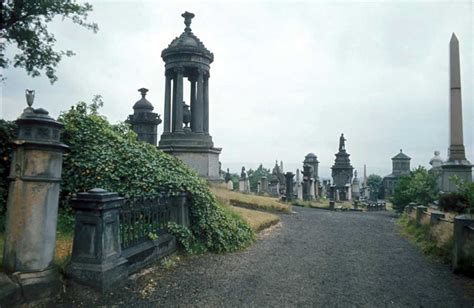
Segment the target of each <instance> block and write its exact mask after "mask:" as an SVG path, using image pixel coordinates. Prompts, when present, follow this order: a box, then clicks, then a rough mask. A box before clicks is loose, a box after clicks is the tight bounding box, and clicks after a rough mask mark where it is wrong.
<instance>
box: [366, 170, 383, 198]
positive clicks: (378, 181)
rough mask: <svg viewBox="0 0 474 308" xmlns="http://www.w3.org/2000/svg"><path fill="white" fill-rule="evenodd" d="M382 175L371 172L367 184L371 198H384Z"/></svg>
mask: <svg viewBox="0 0 474 308" xmlns="http://www.w3.org/2000/svg"><path fill="white" fill-rule="evenodd" d="M382 181H383V180H382V177H381V176H380V175H377V174H371V175H369V177H368V178H367V186H369V191H370V197H371V198H374V199H375V197H376V198H382V197H383V187H382Z"/></svg>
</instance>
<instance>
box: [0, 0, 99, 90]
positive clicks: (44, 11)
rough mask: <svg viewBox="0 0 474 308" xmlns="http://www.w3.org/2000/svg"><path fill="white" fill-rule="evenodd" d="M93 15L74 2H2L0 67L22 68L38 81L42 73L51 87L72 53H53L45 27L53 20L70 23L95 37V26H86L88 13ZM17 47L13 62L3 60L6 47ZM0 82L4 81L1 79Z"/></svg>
mask: <svg viewBox="0 0 474 308" xmlns="http://www.w3.org/2000/svg"><path fill="white" fill-rule="evenodd" d="M91 11H92V5H90V4H89V3H87V2H86V3H83V4H78V3H76V1H75V0H41V1H29V0H7V1H2V18H1V20H0V31H1V36H2V41H1V42H0V67H1V68H2V69H5V68H8V67H9V65H10V64H11V63H13V66H14V67H21V68H24V69H25V70H26V72H27V74H28V75H30V76H32V77H37V76H40V75H41V71H44V72H45V74H46V76H47V77H48V79H49V81H50V82H51V83H54V82H55V81H56V80H57V79H58V77H57V76H56V66H57V65H58V63H59V62H60V61H61V58H62V57H63V56H67V57H70V56H73V55H74V52H73V51H72V50H59V51H58V50H54V44H55V43H56V39H55V37H54V35H53V34H52V33H50V32H49V31H48V27H47V25H48V23H50V22H51V21H52V20H53V18H54V17H56V16H61V17H62V18H63V20H64V19H70V20H71V21H72V22H73V23H75V24H78V25H79V26H82V27H84V28H86V29H88V30H92V31H93V32H94V33H96V32H97V31H98V29H99V27H98V26H97V24H96V23H94V22H87V17H88V13H89V12H91ZM10 45H16V48H18V52H17V53H16V54H15V55H14V56H13V59H8V58H6V55H5V51H6V48H7V46H10ZM0 77H1V78H2V79H5V77H4V76H3V74H2V75H0Z"/></svg>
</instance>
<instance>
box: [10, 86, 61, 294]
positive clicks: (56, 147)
mask: <svg viewBox="0 0 474 308" xmlns="http://www.w3.org/2000/svg"><path fill="white" fill-rule="evenodd" d="M26 92H27V94H26V97H27V103H28V106H29V107H27V108H26V109H25V110H24V111H23V113H22V115H21V116H20V117H19V118H18V120H17V121H16V123H17V125H18V137H17V140H15V141H14V148H15V150H14V153H13V159H12V163H11V171H10V176H9V180H10V181H11V182H10V187H9V193H8V201H7V214H6V225H5V247H4V251H3V267H4V271H5V273H7V274H8V275H10V277H11V278H13V280H14V281H15V282H16V283H17V284H19V285H20V286H21V288H22V293H23V295H24V297H25V298H26V300H36V299H41V298H43V297H50V296H51V295H52V294H54V293H55V292H57V291H58V290H59V286H60V283H59V279H58V275H57V272H56V270H55V268H54V264H53V259H54V249H55V245H56V225H57V216H58V202H59V185H60V182H61V168H62V161H63V152H64V151H65V150H66V149H67V146H66V145H64V144H62V143H61V141H60V132H61V129H62V127H63V125H62V124H61V123H59V122H57V121H55V120H54V119H53V118H51V117H50V116H49V115H48V112H47V111H46V110H44V109H42V108H38V109H34V108H32V107H31V106H32V105H33V99H34V91H30V90H27V91H26Z"/></svg>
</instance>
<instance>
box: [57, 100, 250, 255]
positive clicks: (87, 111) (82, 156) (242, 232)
mask: <svg viewBox="0 0 474 308" xmlns="http://www.w3.org/2000/svg"><path fill="white" fill-rule="evenodd" d="M101 106H102V102H101V100H100V97H96V98H95V100H94V102H93V104H91V105H90V106H88V105H87V104H86V103H83V102H81V103H78V104H77V105H76V106H74V107H72V108H71V109H70V110H69V111H68V112H65V113H62V114H61V116H60V118H59V121H60V122H62V123H63V124H64V133H63V142H65V143H66V144H67V145H69V146H70V151H69V152H68V153H67V154H66V155H65V158H64V164H63V172H62V185H61V206H62V207H63V208H68V205H69V201H70V200H71V198H73V197H74V196H76V194H77V193H78V192H82V191H87V190H89V189H92V188H95V187H100V188H103V189H106V190H109V191H115V192H118V193H119V194H121V195H122V196H125V197H140V196H146V195H153V194H157V193H159V192H160V191H161V190H163V189H165V190H169V191H170V192H171V193H172V194H178V193H180V192H182V191H188V192H189V193H190V194H191V200H192V201H191V203H192V204H191V207H190V219H191V229H190V230H185V229H186V228H180V229H179V230H178V229H177V228H170V230H171V231H174V233H175V234H176V235H177V236H178V239H179V240H180V242H181V244H183V246H185V248H187V249H188V250H189V251H193V250H194V251H202V250H210V251H214V252H223V251H232V250H236V249H239V248H242V247H246V246H247V245H249V244H250V243H251V242H252V241H253V240H254V233H253V231H252V230H251V229H250V227H249V226H248V225H247V224H246V223H245V222H244V221H242V220H241V219H236V217H234V216H232V215H229V213H227V212H226V211H225V210H224V209H222V207H219V206H218V205H217V202H216V199H215V197H214V195H213V194H212V193H211V192H210V191H209V189H208V186H207V183H206V182H205V180H203V179H201V178H200V177H198V176H197V174H196V173H195V172H194V171H192V170H190V169H188V168H187V166H186V165H185V164H184V163H183V162H181V161H180V160H178V159H176V158H174V157H173V156H170V155H168V154H165V153H163V152H161V151H159V150H158V149H157V148H156V146H152V145H150V144H148V143H145V142H140V141H138V140H137V136H136V134H135V133H134V132H133V131H132V130H131V129H130V128H129V126H128V125H126V124H118V125H111V124H110V123H109V122H108V121H107V120H106V119H105V117H103V116H101V115H99V114H98V109H99V108H100V107H101Z"/></svg>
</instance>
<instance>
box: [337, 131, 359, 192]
mask: <svg viewBox="0 0 474 308" xmlns="http://www.w3.org/2000/svg"><path fill="white" fill-rule="evenodd" d="M345 141H346V139H345V138H344V134H341V137H340V138H339V152H338V153H336V154H335V155H336V160H335V162H334V165H333V166H332V167H331V169H332V178H333V184H334V185H335V189H336V191H339V196H340V200H341V201H344V200H350V199H349V198H350V196H349V191H348V190H347V186H346V185H347V184H349V185H350V184H351V182H352V170H353V169H354V168H353V167H352V166H351V161H350V159H349V156H350V154H348V153H347V152H346V147H345Z"/></svg>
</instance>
